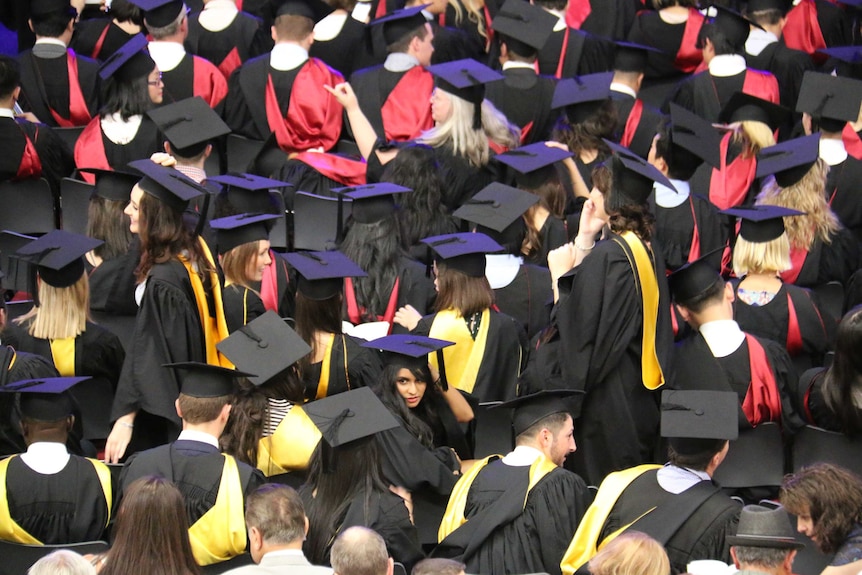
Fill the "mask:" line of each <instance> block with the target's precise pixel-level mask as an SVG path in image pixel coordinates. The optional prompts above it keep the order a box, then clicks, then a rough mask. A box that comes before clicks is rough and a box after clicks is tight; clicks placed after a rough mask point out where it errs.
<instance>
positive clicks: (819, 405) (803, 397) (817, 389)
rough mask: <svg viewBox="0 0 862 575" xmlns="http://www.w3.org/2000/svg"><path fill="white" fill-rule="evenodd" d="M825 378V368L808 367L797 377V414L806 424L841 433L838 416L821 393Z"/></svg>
mask: <svg viewBox="0 0 862 575" xmlns="http://www.w3.org/2000/svg"><path fill="white" fill-rule="evenodd" d="M825 379H826V368H825V367H815V368H813V369H809V370H808V371H806V372H805V373H803V374H802V377H800V378H799V387H798V388H797V390H796V402H797V404H798V405H799V414H800V415H801V416H802V419H803V420H804V421H805V423H806V424H807V425H814V426H816V427H819V428H821V429H825V430H827V431H834V432H836V433H843V432H844V430H843V429H842V426H841V423H840V421H839V419H838V416H837V415H836V414H835V412H833V411H832V409H831V408H830V407H829V405H828V404H827V403H826V397H825V396H824V395H823V383H824V382H825Z"/></svg>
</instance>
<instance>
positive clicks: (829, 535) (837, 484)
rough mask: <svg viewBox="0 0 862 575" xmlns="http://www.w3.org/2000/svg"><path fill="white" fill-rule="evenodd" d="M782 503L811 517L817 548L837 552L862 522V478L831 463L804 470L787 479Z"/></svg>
mask: <svg viewBox="0 0 862 575" xmlns="http://www.w3.org/2000/svg"><path fill="white" fill-rule="evenodd" d="M779 499H780V500H781V504H782V505H784V507H785V508H786V509H787V511H788V512H790V513H792V514H794V515H797V516H799V515H808V516H810V517H811V521H812V523H813V525H814V537H813V539H814V540H815V543H816V544H817V547H818V548H819V549H820V551H821V552H823V553H834V552H835V551H836V550H838V548H839V547H841V544H842V543H844V540H845V539H846V538H847V535H848V534H849V533H850V531H851V530H852V529H853V527H854V526H855V525H857V524H859V523H862V479H860V478H859V476H857V475H856V474H854V473H851V472H849V471H847V470H846V469H844V468H842V467H838V466H837V465H833V464H831V463H817V464H815V465H811V466H810V467H803V468H802V469H801V470H800V471H799V472H797V473H792V474H790V475H788V476H786V477H785V478H784V481H783V482H782V483H781V491H780V492H779Z"/></svg>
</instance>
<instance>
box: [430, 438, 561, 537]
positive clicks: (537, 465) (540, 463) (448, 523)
mask: <svg viewBox="0 0 862 575" xmlns="http://www.w3.org/2000/svg"><path fill="white" fill-rule="evenodd" d="M496 457H501V456H499V455H490V456H488V457H486V458H485V459H482V460H480V461H477V462H476V463H475V464H474V465H473V467H471V468H470V471H468V472H467V473H466V474H464V476H463V477H461V479H459V480H458V483H456V484H455V487H454V488H453V489H452V495H450V496H449V503H448V504H447V505H446V512H445V513H444V514H443V519H442V521H441V522H440V529H439V530H438V531H437V542H438V543H439V542H440V541H443V540H444V539H445V538H446V537H448V536H449V534H450V533H452V532H453V531H455V530H456V529H458V528H459V527H461V526H462V525H464V524H465V523H467V519H466V518H465V517H464V507H465V506H466V504H467V494H468V493H469V492H470V487H471V486H472V485H473V480H474V479H476V476H478V475H479V472H480V471H482V469H483V468H484V467H485V466H486V465H488V463H489V462H490V460H491V459H492V458H496ZM556 468H557V464H556V463H554V462H553V461H551V460H550V459H548V458H546V457H545V456H540V457H539V458H538V459H536V460H535V461H534V462H533V463H532V465H530V483H529V485H528V486H527V491H526V492H525V493H524V503H523V505H525V506H526V505H527V497H529V495H530V491H531V490H532V489H533V487H535V486H536V484H537V483H538V482H539V480H541V479H542V478H543V477H544V476H545V475H547V474H548V473H550V472H551V471H553V470H554V469H556Z"/></svg>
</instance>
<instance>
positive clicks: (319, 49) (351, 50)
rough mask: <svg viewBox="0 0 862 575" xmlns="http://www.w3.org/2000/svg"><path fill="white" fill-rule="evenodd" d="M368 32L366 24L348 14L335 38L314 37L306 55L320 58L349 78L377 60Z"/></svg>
mask: <svg viewBox="0 0 862 575" xmlns="http://www.w3.org/2000/svg"><path fill="white" fill-rule="evenodd" d="M368 34H369V32H368V25H367V24H365V23H364V22H360V21H359V20H356V19H354V18H352V17H351V16H348V17H347V20H345V21H344V26H342V27H341V31H339V32H338V34H337V35H336V36H335V38H332V39H331V40H318V39H315V40H314V44H312V45H311V49H310V50H309V51H308V55H309V56H311V57H312V58H320V59H321V60H323V61H324V62H326V65H327V66H329V67H330V68H333V69H335V70H338V71H339V72H340V73H341V75H342V76H344V77H345V78H350V76H351V74H353V72H355V71H356V70H359V69H361V68H364V67H366V66H371V65H373V64H374V63H375V62H376V60H377V59H376V58H375V57H374V55H373V54H372V51H371V46H370V40H369V38H368ZM351 85H353V81H352V79H351Z"/></svg>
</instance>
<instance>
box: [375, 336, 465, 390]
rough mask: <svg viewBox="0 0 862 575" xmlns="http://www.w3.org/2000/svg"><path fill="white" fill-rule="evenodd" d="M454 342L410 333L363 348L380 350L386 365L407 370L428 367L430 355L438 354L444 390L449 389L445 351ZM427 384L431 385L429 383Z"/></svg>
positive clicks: (386, 338) (376, 340) (377, 340)
mask: <svg viewBox="0 0 862 575" xmlns="http://www.w3.org/2000/svg"><path fill="white" fill-rule="evenodd" d="M451 345H455V343H454V342H451V341H446V340H442V339H434V338H431V337H426V336H424V335H412V334H409V333H403V334H396V335H387V336H386V337H381V338H378V339H375V340H373V341H369V342H366V343H363V344H362V347H368V348H371V349H379V350H380V351H382V352H383V364H384V365H396V366H401V367H406V368H407V369H418V368H422V367H425V366H427V365H428V354H429V353H436V354H437V365H438V366H439V368H438V369H439V370H440V383H441V386H442V387H443V389H444V390H446V389H449V384H448V382H447V381H446V368H445V367H444V365H445V364H444V360H443V350H444V349H445V348H447V347H449V346H451ZM425 383H431V382H430V381H427V382H425Z"/></svg>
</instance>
